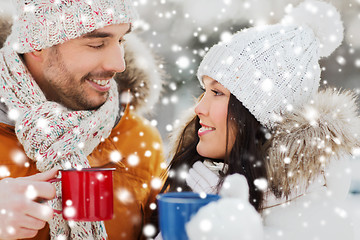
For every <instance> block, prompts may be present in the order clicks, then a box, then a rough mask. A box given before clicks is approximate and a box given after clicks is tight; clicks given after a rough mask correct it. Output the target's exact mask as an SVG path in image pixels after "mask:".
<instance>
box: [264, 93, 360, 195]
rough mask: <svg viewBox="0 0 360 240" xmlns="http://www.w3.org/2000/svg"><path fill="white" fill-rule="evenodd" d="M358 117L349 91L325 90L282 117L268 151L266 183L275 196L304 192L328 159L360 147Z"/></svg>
mask: <svg viewBox="0 0 360 240" xmlns="http://www.w3.org/2000/svg"><path fill="white" fill-rule="evenodd" d="M359 136H360V118H359V116H358V114H357V106H356V96H355V94H354V93H352V92H351V91H344V92H340V91H336V90H333V89H326V90H323V91H321V92H319V93H317V94H316V95H315V97H314V99H313V101H311V103H310V104H309V105H307V106H303V107H302V108H299V109H296V110H295V111H293V112H292V113H288V114H285V115H283V121H282V122H281V123H280V124H279V125H278V126H277V127H276V128H275V132H274V136H273V138H272V146H271V147H270V148H269V160H268V164H267V165H268V166H267V167H268V171H269V177H270V178H269V179H270V181H269V183H270V187H271V189H272V190H273V191H274V193H275V195H276V196H277V197H288V196H289V195H290V194H291V191H292V190H293V189H298V190H303V189H304V188H305V189H306V188H307V187H308V186H309V184H310V183H311V181H313V180H315V178H316V177H318V176H319V175H320V174H322V173H323V172H324V170H325V169H326V166H327V165H328V164H329V162H330V159H334V158H335V159H339V158H341V156H339V155H340V154H351V153H352V151H353V150H354V148H358V147H359V146H360V142H359Z"/></svg>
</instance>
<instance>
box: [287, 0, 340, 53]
mask: <svg viewBox="0 0 360 240" xmlns="http://www.w3.org/2000/svg"><path fill="white" fill-rule="evenodd" d="M282 23H283V24H285V25H290V24H291V25H299V26H301V25H306V26H308V27H310V28H311V29H312V30H313V31H314V33H315V36H316V37H317V38H318V39H319V41H320V49H319V55H320V57H327V56H329V55H330V54H331V53H332V52H333V51H334V50H335V49H336V48H337V47H338V46H339V45H340V44H341V42H342V40H343V38H344V27H343V23H342V21H341V17H340V14H339V12H338V11H337V10H336V8H335V7H334V6H333V5H331V4H329V3H325V2H322V1H316V0H310V1H305V2H303V3H301V4H299V5H298V6H297V7H295V8H290V9H289V12H288V15H286V16H285V17H284V18H283V20H282Z"/></svg>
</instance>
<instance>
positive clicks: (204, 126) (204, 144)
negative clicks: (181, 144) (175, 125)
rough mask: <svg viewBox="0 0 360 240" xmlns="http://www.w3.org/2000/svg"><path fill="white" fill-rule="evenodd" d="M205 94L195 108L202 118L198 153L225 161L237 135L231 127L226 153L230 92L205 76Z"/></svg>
mask: <svg viewBox="0 0 360 240" xmlns="http://www.w3.org/2000/svg"><path fill="white" fill-rule="evenodd" d="M203 83H204V85H205V93H204V95H203V97H202V99H201V101H200V102H199V103H198V104H197V106H196V108H195V113H196V115H198V117H199V118H200V125H201V128H200V129H199V131H198V135H199V138H200V140H199V143H198V145H197V147H196V150H197V152H198V153H199V154H200V155H201V156H203V157H208V158H216V159H224V158H225V156H226V155H227V154H228V153H229V152H230V150H231V148H232V146H233V145H234V142H235V133H234V131H231V129H232V127H231V126H229V130H230V131H229V139H228V140H229V141H228V153H226V131H227V130H226V122H227V114H228V103H229V99H230V91H229V90H227V89H226V88H225V87H224V86H222V85H221V84H220V83H218V82H217V81H216V80H214V79H212V78H210V77H208V76H204V77H203Z"/></svg>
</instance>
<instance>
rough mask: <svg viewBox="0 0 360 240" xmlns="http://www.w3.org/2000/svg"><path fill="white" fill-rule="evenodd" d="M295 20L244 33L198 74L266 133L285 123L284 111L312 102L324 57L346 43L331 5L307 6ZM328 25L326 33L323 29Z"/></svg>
mask: <svg viewBox="0 0 360 240" xmlns="http://www.w3.org/2000/svg"><path fill="white" fill-rule="evenodd" d="M309 9H310V10H309ZM315 10H316V11H315ZM320 10H321V11H320ZM328 13H331V14H328ZM293 15H294V16H295V17H292V18H291V20H294V21H292V22H290V21H286V23H281V24H275V25H270V26H262V27H254V28H249V29H245V30H243V31H240V32H238V33H236V34H234V35H233V36H232V39H231V40H230V41H229V42H226V43H219V44H217V45H215V46H213V47H212V48H211V49H210V50H209V52H208V53H207V54H206V55H205V57H204V59H203V61H202V62H201V64H200V66H199V69H198V72H197V76H198V79H199V81H200V83H201V84H202V78H203V76H205V75H206V76H209V77H211V78H213V79H215V80H216V81H218V82H219V83H221V84H222V85H223V86H224V87H226V88H227V89H228V90H229V91H230V92H231V93H232V94H233V95H234V96H235V97H236V98H237V99H238V100H239V101H241V102H242V104H243V105H244V106H245V107H246V108H247V109H248V110H249V111H250V112H251V113H252V114H253V116H254V117H255V118H256V119H257V120H258V121H259V122H260V123H261V124H262V125H264V126H265V127H268V128H273V127H274V126H275V125H276V123H278V122H281V120H282V119H281V115H282V114H283V113H284V112H285V111H292V109H294V108H295V107H297V106H298V105H302V104H304V103H306V102H308V101H310V99H311V98H312V96H314V93H316V92H317V90H318V87H319V82H320V73H321V70H320V66H319V63H318V61H319V59H320V57H321V56H326V55H329V54H330V53H331V52H332V51H334V50H335V49H336V47H337V46H338V45H339V44H340V43H341V41H342V38H343V35H342V31H343V27H342V22H341V19H340V15H339V14H338V12H337V11H336V9H335V8H334V7H333V6H331V5H330V4H327V3H323V2H320V1H307V2H304V3H303V4H301V5H300V6H299V7H297V8H296V9H294V12H293ZM302 15H304V16H306V18H307V17H308V16H309V15H310V16H311V17H312V18H310V19H311V20H314V19H317V20H318V22H314V21H313V22H312V23H309V20H307V21H306V19H304V18H302V19H300V18H301V16H302ZM299 19H300V20H299ZM295 20H296V21H295ZM327 24H328V25H330V26H327V28H326V29H327V30H328V31H325V30H324V28H322V27H320V26H324V25H327ZM312 25H314V26H312ZM331 26H333V27H334V28H333V29H332V28H331ZM315 30H316V31H317V32H314V31H315ZM320 30H322V31H321V33H320ZM332 30H333V31H332ZM329 31H330V32H329ZM331 31H332V32H331ZM334 33H336V34H337V37H336V39H335V41H332V40H333V37H332V36H333V34H334ZM319 39H320V40H319Z"/></svg>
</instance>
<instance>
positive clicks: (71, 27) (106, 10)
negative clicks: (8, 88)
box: [7, 0, 137, 53]
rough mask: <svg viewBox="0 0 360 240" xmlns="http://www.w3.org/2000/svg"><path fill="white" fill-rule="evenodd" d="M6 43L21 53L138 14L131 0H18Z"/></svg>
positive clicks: (128, 18)
mask: <svg viewBox="0 0 360 240" xmlns="http://www.w3.org/2000/svg"><path fill="white" fill-rule="evenodd" d="M15 1H16V4H15V5H16V6H15V7H16V11H17V15H16V17H15V20H14V23H13V27H12V32H11V34H10V36H9V37H8V39H7V44H8V45H10V46H11V47H13V49H14V50H15V51H16V52H18V53H26V52H31V51H34V50H41V49H44V48H48V47H51V46H54V45H57V44H60V43H64V42H65V41H67V40H70V39H74V38H77V37H80V36H81V35H83V34H85V33H89V32H92V31H94V30H96V29H98V28H102V27H104V26H107V25H110V24H119V23H132V22H133V21H134V20H135V19H136V18H137V13H136V10H135V9H134V7H133V5H132V2H131V0H15Z"/></svg>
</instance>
